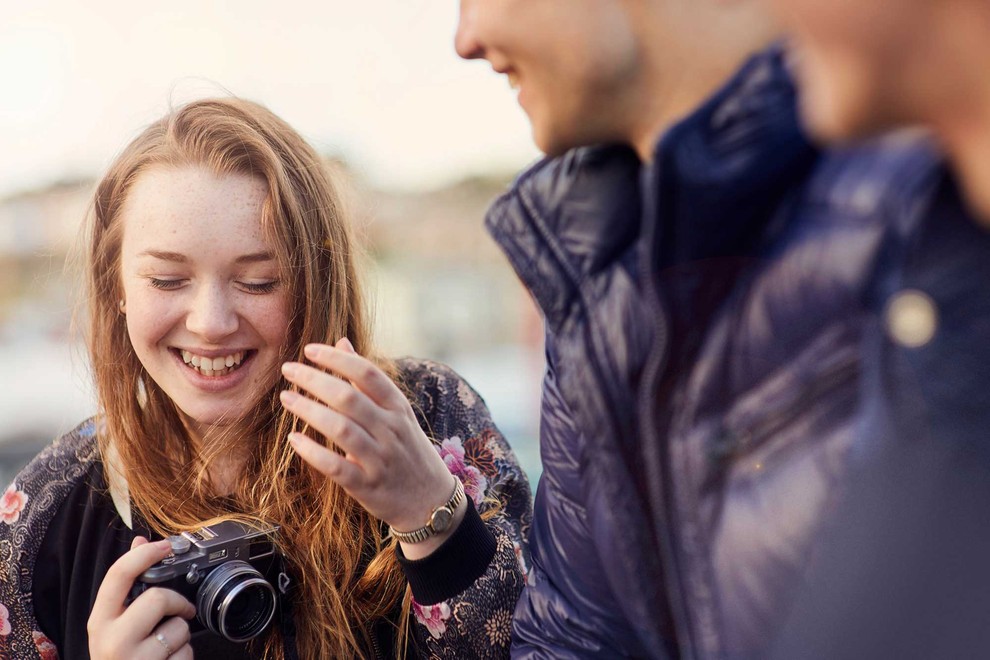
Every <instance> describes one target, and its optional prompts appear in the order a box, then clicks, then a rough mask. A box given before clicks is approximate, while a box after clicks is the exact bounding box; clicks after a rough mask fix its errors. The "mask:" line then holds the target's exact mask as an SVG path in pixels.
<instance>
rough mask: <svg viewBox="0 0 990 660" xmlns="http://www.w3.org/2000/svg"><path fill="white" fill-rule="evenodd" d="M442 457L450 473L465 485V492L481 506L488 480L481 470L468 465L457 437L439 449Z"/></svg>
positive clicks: (446, 441)
mask: <svg viewBox="0 0 990 660" xmlns="http://www.w3.org/2000/svg"><path fill="white" fill-rule="evenodd" d="M437 451H438V452H440V457H441V458H443V462H444V463H445V464H446V465H447V469H448V470H450V473H451V474H452V475H454V476H455V477H457V478H458V479H460V480H461V482H462V483H463V484H464V492H465V493H467V495H468V497H470V498H471V499H472V500H474V505H475V506H476V507H480V506H481V501H482V500H483V499H484V497H485V490H487V488H488V479H487V478H486V477H485V475H484V474H482V473H481V470H479V469H478V468H476V467H475V466H473V465H468V463H467V461H465V460H464V444H463V443H462V442H461V439H460V438H459V437H457V436H456V435H455V436H453V437H451V438H447V439H446V440H444V441H443V442H442V443H440V446H439V447H437Z"/></svg>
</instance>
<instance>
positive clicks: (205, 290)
mask: <svg viewBox="0 0 990 660" xmlns="http://www.w3.org/2000/svg"><path fill="white" fill-rule="evenodd" d="M238 324H239V320H238V315H237V310H236V308H235V306H234V304H233V301H232V300H231V297H230V294H229V293H228V292H226V291H225V290H224V288H223V287H222V286H220V285H207V286H203V287H202V288H201V289H200V290H199V291H197V292H196V295H195V297H194V298H193V300H192V304H191V307H190V309H189V313H188V314H187V315H186V329H187V330H189V331H190V332H192V333H195V334H196V335H199V336H200V337H201V338H203V340H204V341H206V342H208V343H211V344H219V343H220V342H221V341H222V340H223V339H225V338H226V337H229V336H230V335H232V334H234V333H235V332H237V328H238Z"/></svg>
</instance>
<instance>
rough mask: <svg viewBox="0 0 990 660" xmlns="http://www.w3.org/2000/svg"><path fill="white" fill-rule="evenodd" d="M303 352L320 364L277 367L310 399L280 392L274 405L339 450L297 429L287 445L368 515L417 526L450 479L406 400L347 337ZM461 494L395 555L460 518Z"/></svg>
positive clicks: (413, 551) (438, 540)
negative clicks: (434, 524)
mask: <svg viewBox="0 0 990 660" xmlns="http://www.w3.org/2000/svg"><path fill="white" fill-rule="evenodd" d="M305 352H306V357H307V358H309V359H310V360H312V361H313V363H314V364H316V365H317V367H321V368H314V367H311V366H308V365H304V364H299V363H296V362H287V363H286V364H285V365H283V368H282V372H283V373H284V374H285V377H286V378H287V379H288V380H289V381H291V382H292V383H294V384H295V385H297V386H299V387H300V388H301V389H303V390H305V391H306V392H308V393H309V394H310V395H312V397H314V399H315V400H314V399H310V398H307V397H304V396H301V395H299V394H297V393H295V392H288V391H285V392H282V404H283V405H284V406H285V407H286V409H287V410H289V411H290V412H292V413H293V414H294V415H297V416H298V417H299V418H300V419H302V420H303V421H305V422H306V423H308V424H309V425H310V426H311V427H312V428H313V429H315V430H316V431H319V432H320V433H322V434H323V435H324V436H325V437H326V438H328V439H329V440H330V441H331V442H333V443H334V444H336V445H337V447H339V448H340V449H341V450H342V451H343V452H344V455H341V454H340V453H338V452H336V451H334V450H333V449H331V448H328V447H324V446H323V445H321V444H319V443H317V442H315V441H313V439H312V438H309V437H307V436H305V435H303V434H301V433H292V434H290V435H289V441H290V442H291V443H292V446H293V448H294V449H295V450H296V452H297V453H298V454H299V455H300V456H301V457H302V458H303V460H305V461H306V462H307V463H309V464H310V465H312V466H313V467H314V468H316V469H317V470H319V471H320V472H322V473H323V474H324V475H326V476H327V477H329V478H330V479H333V480H334V481H335V482H337V483H338V484H339V485H340V486H341V487H342V488H343V489H344V490H345V491H347V493H348V494H350V495H351V497H353V498H354V499H356V500H357V501H358V502H359V503H360V504H361V505H362V506H363V507H364V508H365V509H367V510H368V512H369V513H371V515H373V516H375V517H376V518H378V519H380V520H383V521H384V522H385V523H387V524H389V525H391V526H392V527H394V528H395V529H397V530H399V531H403V532H407V531H413V530H415V529H418V528H420V527H422V526H424V525H425V524H426V523H427V521H428V520H429V518H430V515H431V514H432V513H433V510H434V509H436V508H437V507H439V506H442V505H443V504H444V503H446V502H447V500H448V499H450V496H451V495H452V494H453V491H454V483H455V482H454V479H455V477H454V476H453V475H451V473H450V471H449V470H448V469H447V466H446V465H445V464H444V462H443V459H442V458H441V457H440V454H439V453H438V452H437V451H436V449H435V448H434V447H433V444H432V443H431V442H430V440H429V439H428V438H427V437H426V434H424V433H423V430H422V429H421V428H420V426H419V423H418V422H417V421H416V416H415V414H414V413H413V410H412V407H411V406H410V405H409V401H408V400H407V399H406V397H405V396H404V395H403V394H402V391H401V390H400V389H399V388H398V386H397V385H396V384H395V383H393V382H392V380H391V379H390V378H389V377H388V376H387V375H386V374H385V373H384V372H383V371H382V370H381V369H379V368H378V367H377V366H375V365H374V364H373V363H372V362H371V361H370V360H367V359H365V358H363V357H361V356H360V355H358V354H357V353H355V352H354V349H353V347H352V346H351V343H350V342H349V341H348V340H347V339H341V340H340V341H338V342H337V344H336V346H327V345H324V344H310V345H308V346H306V349H305ZM328 372H332V373H328ZM333 374H336V375H333ZM337 376H339V378H338V377H337ZM466 499H467V498H462V500H461V503H460V505H459V506H458V507H457V511H455V514H454V519H453V521H452V523H451V525H450V527H449V528H448V529H447V530H446V531H444V532H442V533H440V534H438V535H436V536H433V537H431V538H429V539H427V540H425V541H422V542H420V543H415V544H407V543H403V544H402V551H403V554H404V555H405V556H406V557H407V558H409V559H419V558H422V557H425V556H426V555H429V554H430V553H431V552H433V551H434V550H435V549H436V548H438V547H439V546H440V545H441V544H442V543H443V541H444V540H446V539H447V538H448V537H449V536H450V535H451V534H452V533H453V532H454V530H455V529H456V528H457V526H458V525H459V524H460V521H461V520H462V519H463V517H464V512H465V511H466V510H467V502H466Z"/></svg>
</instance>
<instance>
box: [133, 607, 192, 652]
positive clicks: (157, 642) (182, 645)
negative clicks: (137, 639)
mask: <svg viewBox="0 0 990 660" xmlns="http://www.w3.org/2000/svg"><path fill="white" fill-rule="evenodd" d="M158 635H161V639H159V638H158ZM190 639H191V635H190V632H189V624H188V623H186V621H185V620H184V619H180V618H178V617H172V618H171V619H168V620H166V621H163V622H162V623H161V625H159V626H158V627H157V628H155V629H154V630H152V631H151V635H150V636H149V637H148V638H147V639H145V640H144V641H143V642H141V644H140V646H138V649H139V650H140V656H139V657H142V658H169V659H170V660H175V659H176V658H192V657H193V653H192V646H190V645H189V640H190Z"/></svg>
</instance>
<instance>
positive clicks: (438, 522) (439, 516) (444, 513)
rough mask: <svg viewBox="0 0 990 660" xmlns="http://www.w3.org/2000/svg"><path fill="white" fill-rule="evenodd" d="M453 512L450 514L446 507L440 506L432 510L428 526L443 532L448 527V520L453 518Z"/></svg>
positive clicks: (435, 530)
mask: <svg viewBox="0 0 990 660" xmlns="http://www.w3.org/2000/svg"><path fill="white" fill-rule="evenodd" d="M453 517H454V514H452V513H451V512H450V511H449V510H448V509H446V508H440V509H437V510H436V511H434V512H433V517H432V518H431V519H430V526H431V527H432V528H433V531H434V532H443V531H446V529H447V528H448V527H450V521H451V520H452V519H453Z"/></svg>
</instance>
